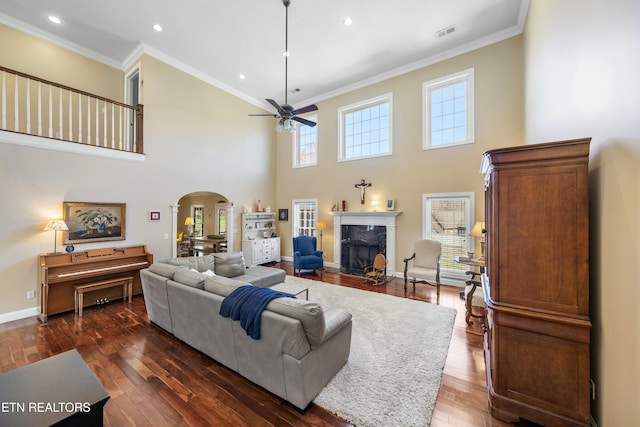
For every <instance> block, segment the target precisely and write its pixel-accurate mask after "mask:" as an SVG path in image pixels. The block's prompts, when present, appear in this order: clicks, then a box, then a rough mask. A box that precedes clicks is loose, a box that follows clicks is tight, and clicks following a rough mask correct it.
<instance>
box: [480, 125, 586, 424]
mask: <svg viewBox="0 0 640 427" xmlns="http://www.w3.org/2000/svg"><path fill="white" fill-rule="evenodd" d="M590 141H591V139H590V138H585V139H577V140H571V141H561V142H553V143H545V144H535V145H523V146H518V147H512V148H502V149H496V150H491V151H487V152H486V153H484V155H483V159H482V171H483V173H485V184H486V186H485V223H486V225H485V229H486V270H485V274H484V275H483V278H482V279H483V292H484V295H485V300H486V306H487V320H486V325H485V361H486V365H487V386H488V391H489V393H488V395H489V407H490V410H491V414H492V415H493V416H495V417H496V418H499V419H501V420H504V421H507V422H515V421H517V420H518V419H520V418H523V419H527V420H530V421H534V422H536V423H539V424H542V425H544V426H588V425H589V423H590V402H591V400H590V379H589V376H590V375H589V363H590V362H589V336H590V329H591V322H590V319H589V216H588V188H587V187H588V162H589V143H590Z"/></svg>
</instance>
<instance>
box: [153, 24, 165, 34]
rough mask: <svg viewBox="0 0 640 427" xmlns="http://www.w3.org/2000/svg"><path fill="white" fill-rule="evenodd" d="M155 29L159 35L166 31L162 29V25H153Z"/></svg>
mask: <svg viewBox="0 0 640 427" xmlns="http://www.w3.org/2000/svg"><path fill="white" fill-rule="evenodd" d="M153 29H154V30H156V31H157V32H159V33H161V32H162V31H164V29H163V28H162V26H161V25H160V24H153Z"/></svg>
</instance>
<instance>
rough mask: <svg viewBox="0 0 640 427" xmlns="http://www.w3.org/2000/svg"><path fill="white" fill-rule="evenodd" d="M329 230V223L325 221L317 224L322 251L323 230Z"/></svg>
mask: <svg viewBox="0 0 640 427" xmlns="http://www.w3.org/2000/svg"><path fill="white" fill-rule="evenodd" d="M325 228H327V223H326V222H324V221H318V222H317V223H316V229H317V230H320V250H322V230H324V229H325Z"/></svg>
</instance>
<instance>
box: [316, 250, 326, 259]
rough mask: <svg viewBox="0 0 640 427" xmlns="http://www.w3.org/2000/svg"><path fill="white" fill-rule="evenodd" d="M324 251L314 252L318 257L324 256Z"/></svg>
mask: <svg viewBox="0 0 640 427" xmlns="http://www.w3.org/2000/svg"><path fill="white" fill-rule="evenodd" d="M323 253H324V251H315V252H314V253H313V254H314V255H315V256H317V257H320V258H322V254H323Z"/></svg>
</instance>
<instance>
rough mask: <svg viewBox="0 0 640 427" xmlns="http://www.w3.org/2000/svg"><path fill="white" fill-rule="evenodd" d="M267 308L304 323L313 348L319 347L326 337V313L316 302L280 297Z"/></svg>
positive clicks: (303, 325)
mask: <svg viewBox="0 0 640 427" xmlns="http://www.w3.org/2000/svg"><path fill="white" fill-rule="evenodd" d="M267 309H268V310H270V311H273V312H276V313H278V314H282V315H283V316H288V317H291V318H294V319H297V320H299V321H300V323H302V327H303V329H304V333H305V334H306V336H307V339H308V340H309V345H310V346H311V348H312V349H313V348H317V347H318V346H320V344H322V340H323V338H324V330H325V324H324V313H323V311H322V307H320V305H319V304H318V303H316V302H311V301H305V300H301V299H297V298H278V299H276V300H273V301H271V302H270V303H269V305H267Z"/></svg>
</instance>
